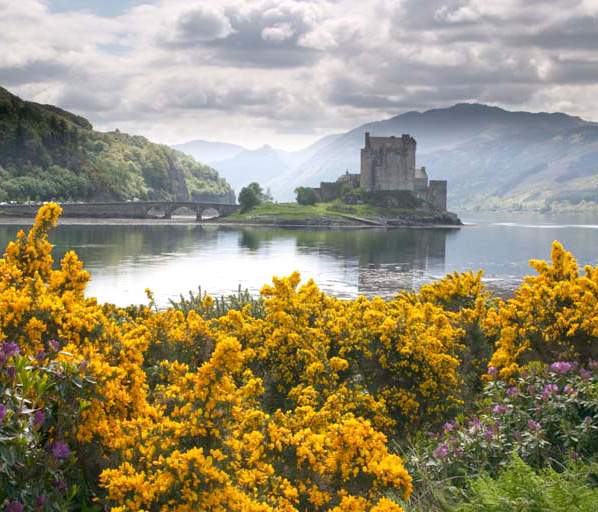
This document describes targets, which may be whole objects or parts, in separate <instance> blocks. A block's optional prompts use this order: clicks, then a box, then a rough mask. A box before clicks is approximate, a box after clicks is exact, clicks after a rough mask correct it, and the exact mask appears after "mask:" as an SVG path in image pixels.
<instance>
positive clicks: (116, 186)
mask: <svg viewBox="0 0 598 512" xmlns="http://www.w3.org/2000/svg"><path fill="white" fill-rule="evenodd" d="M134 198H138V199H156V200H171V199H176V200H188V199H191V200H201V199H203V200H211V201H213V200H219V199H220V200H222V199H225V200H226V201H230V202H233V201H234V195H233V192H232V190H231V188H230V186H229V185H228V183H226V181H225V180H224V179H222V178H219V176H218V173H217V172H216V171H215V170H214V169H212V168H210V167H207V166H205V165H202V164H199V163H197V162H195V160H193V159H192V158H191V157H189V156H186V155H184V154H182V153H179V152H178V151H174V150H173V149H170V148H168V147H167V146H162V145H158V144H154V143H152V142H150V141H148V140H147V139H145V138H144V137H139V136H131V135H127V134H124V133H121V132H119V131H118V130H116V131H114V132H110V133H100V132H96V131H94V130H93V129H92V126H91V124H90V123H89V122H88V121H87V120H86V119H84V118H82V117H80V116H76V115H74V114H71V113H69V112H66V111H64V110H61V109H59V108H57V107H53V106H51V105H39V104H36V103H32V102H26V101H22V100H21V99H19V98H17V97H16V96H13V95H12V94H10V93H9V92H8V91H6V90H5V89H2V88H0V201H7V200H15V201H25V200H38V201H42V200H51V199H55V200H127V199H134Z"/></svg>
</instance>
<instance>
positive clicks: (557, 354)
mask: <svg viewBox="0 0 598 512" xmlns="http://www.w3.org/2000/svg"><path fill="white" fill-rule="evenodd" d="M551 260H552V261H551V263H547V262H545V261H539V260H532V261H530V265H531V266H532V268H534V269H535V270H536V271H537V272H538V275H537V276H528V277H526V278H525V280H524V282H523V284H522V285H521V288H520V289H519V290H517V291H516V292H515V297H514V298H512V299H509V300H508V301H506V302H504V301H501V302H500V304H499V306H498V308H496V309H492V310H490V311H489V313H488V316H487V319H486V321H485V324H486V327H487V329H488V330H489V331H490V332H492V333H493V334H494V335H495V336H496V337H497V338H498V341H497V343H496V351H495V352H494V354H493V356H492V360H491V361H490V365H491V366H493V367H495V368H496V369H497V370H498V374H499V376H500V377H502V378H510V377H512V376H513V375H514V374H516V373H517V372H518V371H519V370H520V369H521V367H522V366H523V365H525V364H526V363H527V362H528V361H531V360H534V359H535V360H538V359H539V360H543V361H555V360H559V359H561V360H576V359H579V358H582V359H586V360H587V359H588V358H589V357H596V354H597V347H598V267H596V268H592V267H591V266H586V267H585V269H584V274H583V275H580V272H579V269H578V265H577V262H576V261H575V258H574V257H573V256H572V255H571V253H569V252H567V251H565V249H564V248H563V246H562V245H561V244H560V243H559V242H556V241H555V242H554V243H553V245H552V251H551Z"/></svg>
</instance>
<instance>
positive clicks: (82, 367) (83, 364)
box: [79, 359, 89, 372]
mask: <svg viewBox="0 0 598 512" xmlns="http://www.w3.org/2000/svg"><path fill="white" fill-rule="evenodd" d="M88 364H89V361H88V360H87V359H84V360H83V361H81V362H80V363H79V371H80V372H84V371H85V370H87V365H88Z"/></svg>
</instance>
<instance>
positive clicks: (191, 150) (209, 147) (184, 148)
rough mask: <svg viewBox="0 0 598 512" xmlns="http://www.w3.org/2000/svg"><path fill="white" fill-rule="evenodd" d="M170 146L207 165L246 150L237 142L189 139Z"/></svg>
mask: <svg viewBox="0 0 598 512" xmlns="http://www.w3.org/2000/svg"><path fill="white" fill-rule="evenodd" d="M171 147H172V149H176V150H177V151H181V152H182V153H185V154H187V155H189V156H192V157H193V158H195V160H197V161H198V162H202V163H205V164H207V165H210V164H211V163H212V162H220V161H222V160H227V159H229V158H233V157H235V156H237V155H238V154H239V153H242V152H243V151H247V148H244V147H243V146H239V145H238V144H230V143H228V142H217V141H208V140H191V141H189V142H185V143H183V144H174V145H173V146H171Z"/></svg>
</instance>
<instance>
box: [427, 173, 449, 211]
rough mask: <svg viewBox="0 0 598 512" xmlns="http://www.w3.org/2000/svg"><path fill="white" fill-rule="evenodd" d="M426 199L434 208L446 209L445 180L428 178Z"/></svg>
mask: <svg viewBox="0 0 598 512" xmlns="http://www.w3.org/2000/svg"><path fill="white" fill-rule="evenodd" d="M427 201H428V203H430V204H431V205H432V206H434V208H436V209H438V210H441V211H446V180H430V184H429V186H428V200H427Z"/></svg>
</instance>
